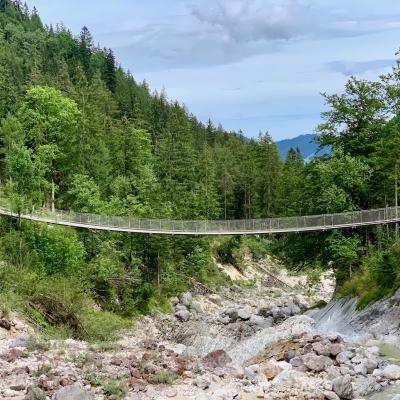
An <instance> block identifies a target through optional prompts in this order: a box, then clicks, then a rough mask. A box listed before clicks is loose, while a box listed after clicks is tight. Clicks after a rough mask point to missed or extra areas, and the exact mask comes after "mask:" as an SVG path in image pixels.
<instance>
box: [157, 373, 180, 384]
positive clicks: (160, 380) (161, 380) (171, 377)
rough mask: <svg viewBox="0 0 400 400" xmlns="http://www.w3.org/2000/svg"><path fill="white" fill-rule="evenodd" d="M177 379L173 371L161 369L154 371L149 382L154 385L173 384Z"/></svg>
mask: <svg viewBox="0 0 400 400" xmlns="http://www.w3.org/2000/svg"><path fill="white" fill-rule="evenodd" d="M176 379H177V376H176V374H174V373H173V372H168V371H163V372H158V373H156V374H155V375H154V376H153V377H152V378H151V383H153V384H154V385H173V384H174V383H175V381H176Z"/></svg>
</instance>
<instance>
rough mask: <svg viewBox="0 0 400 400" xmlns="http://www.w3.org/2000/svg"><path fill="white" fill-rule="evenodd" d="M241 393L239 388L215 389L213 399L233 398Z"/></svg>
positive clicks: (230, 399)
mask: <svg viewBox="0 0 400 400" xmlns="http://www.w3.org/2000/svg"><path fill="white" fill-rule="evenodd" d="M238 395H239V390H238V389H236V388H220V389H217V390H214V392H213V394H212V397H211V399H212V400H233V399H234V398H235V397H237V396H238Z"/></svg>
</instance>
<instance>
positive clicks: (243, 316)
mask: <svg viewBox="0 0 400 400" xmlns="http://www.w3.org/2000/svg"><path fill="white" fill-rule="evenodd" d="M237 314H238V318H239V319H240V320H242V321H248V320H249V319H250V317H251V311H250V310H249V309H247V308H240V309H239V310H238V312H237Z"/></svg>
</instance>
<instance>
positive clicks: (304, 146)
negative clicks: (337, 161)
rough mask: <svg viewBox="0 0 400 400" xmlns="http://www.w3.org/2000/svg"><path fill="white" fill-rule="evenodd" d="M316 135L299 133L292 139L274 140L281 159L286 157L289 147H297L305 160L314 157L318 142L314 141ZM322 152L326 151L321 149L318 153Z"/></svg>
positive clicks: (321, 153)
mask: <svg viewBox="0 0 400 400" xmlns="http://www.w3.org/2000/svg"><path fill="white" fill-rule="evenodd" d="M316 137H317V135H315V134H309V135H300V136H297V137H295V138H293V139H285V140H280V141H279V142H276V144H277V146H278V150H279V154H280V156H281V158H282V160H284V159H285V158H286V155H287V152H288V151H289V149H290V148H291V147H293V148H294V149H295V148H296V147H298V148H299V149H300V151H301V154H302V156H303V158H304V159H305V160H311V159H312V158H314V157H315V155H316V152H317V150H318V144H317V143H315V138H316ZM324 153H326V151H324V150H323V151H321V152H319V153H318V155H323V154H324Z"/></svg>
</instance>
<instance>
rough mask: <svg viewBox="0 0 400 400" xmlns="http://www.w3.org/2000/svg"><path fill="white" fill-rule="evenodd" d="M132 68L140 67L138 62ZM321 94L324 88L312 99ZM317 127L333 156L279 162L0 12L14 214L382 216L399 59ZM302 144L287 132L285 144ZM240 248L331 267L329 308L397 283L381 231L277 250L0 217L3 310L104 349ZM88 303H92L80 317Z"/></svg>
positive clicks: (1, 129) (4, 170) (52, 32)
mask: <svg viewBox="0 0 400 400" xmlns="http://www.w3.org/2000/svg"><path fill="white" fill-rule="evenodd" d="M138 56H140V55H138ZM321 89H322V90H323V88H321ZM323 96H324V99H325V103H326V111H325V112H323V113H322V115H321V123H320V125H319V126H317V127H316V132H317V133H318V141H319V144H320V145H321V147H324V146H329V147H330V149H331V151H330V153H329V154H326V155H324V156H322V157H316V158H315V159H313V160H312V161H310V162H305V161H304V160H303V158H302V155H301V153H300V151H299V150H298V149H291V150H289V152H288V154H287V156H286V159H285V160H281V159H280V157H279V153H278V150H277V147H276V145H275V143H274V142H273V140H272V138H271V136H270V135H269V134H268V132H267V131H262V132H260V133H259V135H258V138H257V139H249V138H247V137H245V136H244V135H243V134H242V132H240V131H239V132H231V131H226V130H225V129H224V128H223V127H222V126H221V125H216V124H214V123H213V122H212V121H208V123H206V124H204V123H203V122H201V121H199V120H198V119H197V118H196V116H194V115H193V114H191V113H190V111H189V110H188V109H187V108H186V107H185V106H184V105H182V104H179V103H178V102H176V101H173V100H170V99H168V97H167V94H166V93H164V92H157V91H152V90H151V89H150V88H149V85H148V84H147V83H146V82H145V81H144V82H137V81H136V80H135V78H134V75H133V74H132V73H131V72H130V71H127V70H125V69H124V68H123V66H120V65H119V64H118V62H117V60H116V59H115V56H114V53H113V51H112V50H111V49H108V48H101V47H98V46H96V45H95V44H94V41H93V38H92V36H91V33H90V31H89V29H88V28H86V27H83V28H82V30H81V32H80V33H79V35H77V36H74V35H73V34H72V33H71V32H70V31H69V30H68V29H67V28H66V27H65V26H63V25H57V26H45V25H44V24H43V23H42V21H41V19H40V16H39V14H38V11H37V10H36V9H33V10H29V9H28V7H27V6H26V5H23V4H22V3H21V2H20V1H19V0H16V1H12V2H11V1H9V0H0V186H1V197H2V198H7V199H9V200H10V201H11V202H12V204H13V207H14V208H16V209H18V210H29V209H33V208H39V207H47V208H49V209H54V208H57V209H62V210H74V211H78V212H91V213H98V214H105V215H117V216H130V217H146V218H153V217H154V218H174V219H241V218H243V219H246V218H261V217H263V218H264V217H265V218H267V217H275V216H295V215H311V214H320V213H335V212H343V211H352V210H360V209H369V208H382V207H385V206H393V205H394V204H395V199H396V190H397V179H398V176H399V172H400V171H399V168H398V164H399V160H400V62H399V63H396V64H395V65H394V66H393V69H392V71H391V72H390V73H388V74H386V75H384V76H381V77H377V79H376V80H375V81H366V80H362V79H358V78H356V77H351V78H350V79H349V81H348V82H347V84H346V86H345V87H344V89H343V92H342V93H341V94H324V95H323ZM297 133H300V132H293V134H294V135H295V134H297ZM245 252H250V253H252V254H253V255H254V257H260V256H262V255H263V254H266V253H267V252H268V253H273V254H275V255H276V256H278V257H280V258H281V259H282V260H284V262H285V263H286V264H287V265H288V266H289V267H290V268H292V269H294V270H296V271H299V270H306V269H309V270H317V271H318V270H323V269H324V268H328V265H330V266H333V268H334V270H335V273H336V277H337V282H338V289H337V292H338V296H339V295H341V296H353V295H357V296H360V306H363V305H366V304H368V303H369V302H371V301H374V300H377V299H379V298H381V297H383V296H386V295H388V294H391V293H392V292H394V291H395V290H396V289H397V288H398V287H399V286H400V241H398V240H397V229H396V227H394V226H385V227H377V228H363V229H358V230H356V231H354V230H349V231H340V232H339V231H335V232H324V233H318V234H311V233H310V234H303V235H296V234H293V235H285V236H280V237H276V238H269V237H266V238H264V237H255V238H217V239H209V238H178V237H158V236H146V235H123V234H117V233H104V232H103V233H99V232H97V233H96V232H83V231H79V230H72V229H67V228H60V227H47V226H44V225H40V224H33V223H29V222H22V221H17V220H14V221H13V220H10V219H7V218H2V219H1V220H0V260H1V264H0V313H7V312H9V310H10V309H14V308H19V309H20V310H22V311H23V312H24V313H25V314H26V315H28V316H29V318H30V319H31V320H32V321H33V322H34V323H35V324H36V325H37V326H39V327H41V328H43V329H46V330H51V331H54V333H55V334H59V335H63V334H64V335H66V334H71V333H72V335H73V336H75V337H79V338H82V337H83V338H89V339H93V340H96V339H101V338H102V337H109V336H110V335H112V333H113V332H114V330H115V329H118V328H119V327H121V326H124V324H125V323H126V320H127V319H129V318H130V317H132V316H134V315H137V314H145V313H150V312H152V311H154V310H155V309H163V308H164V309H165V308H167V307H168V300H167V299H168V297H169V296H170V295H171V294H173V293H177V292H179V291H182V290H185V288H186V287H187V285H188V282H189V280H188V278H191V279H194V280H196V281H198V282H202V283H204V284H207V285H211V286H212V285H222V284H229V282H228V279H227V278H226V277H224V276H223V275H222V274H221V273H220V272H219V270H218V269H217V267H216V266H215V262H214V259H215V258H220V259H222V260H225V261H230V262H232V263H234V264H236V265H237V266H238V268H240V264H241V258H242V257H243V254H244V253H245ZM93 304H96V305H98V307H93Z"/></svg>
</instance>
